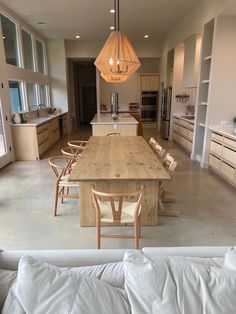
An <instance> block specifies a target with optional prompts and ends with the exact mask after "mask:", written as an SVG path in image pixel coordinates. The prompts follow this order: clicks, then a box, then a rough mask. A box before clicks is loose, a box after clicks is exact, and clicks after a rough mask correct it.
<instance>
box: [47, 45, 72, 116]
mask: <svg viewBox="0 0 236 314" xmlns="http://www.w3.org/2000/svg"><path fill="white" fill-rule="evenodd" d="M48 65H49V75H50V87H51V104H52V105H53V106H54V107H57V108H61V109H62V110H63V111H65V110H68V95H67V80H66V54H65V43H64V40H49V41H48Z"/></svg>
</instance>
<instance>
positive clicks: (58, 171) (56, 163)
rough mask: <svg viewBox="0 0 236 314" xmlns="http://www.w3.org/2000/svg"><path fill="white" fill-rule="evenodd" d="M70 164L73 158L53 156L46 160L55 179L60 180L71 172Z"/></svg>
mask: <svg viewBox="0 0 236 314" xmlns="http://www.w3.org/2000/svg"><path fill="white" fill-rule="evenodd" d="M72 162H73V158H70V157H64V156H54V157H51V158H50V159H49V160H48V163H49V165H50V166H51V167H52V170H53V172H54V174H55V175H56V177H57V178H61V177H62V176H63V175H66V174H68V173H70V172H71V164H72Z"/></svg>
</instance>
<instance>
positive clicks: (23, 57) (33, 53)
mask: <svg viewBox="0 0 236 314" xmlns="http://www.w3.org/2000/svg"><path fill="white" fill-rule="evenodd" d="M22 31H24V32H26V33H27V34H29V35H30V37H31V48H32V58H33V60H32V61H33V69H26V67H25V56H24V43H23V36H22ZM34 38H35V36H34V35H33V34H32V33H31V32H30V31H29V30H28V29H27V28H26V27H24V26H21V25H20V39H21V52H22V68H23V69H24V70H26V71H31V72H36V59H35V46H34Z"/></svg>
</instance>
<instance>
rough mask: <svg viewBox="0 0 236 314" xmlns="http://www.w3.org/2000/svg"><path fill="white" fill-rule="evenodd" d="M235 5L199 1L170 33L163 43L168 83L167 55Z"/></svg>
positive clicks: (163, 74)
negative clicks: (226, 9)
mask: <svg viewBox="0 0 236 314" xmlns="http://www.w3.org/2000/svg"><path fill="white" fill-rule="evenodd" d="M233 4H235V0H198V1H196V4H195V5H194V6H193V7H192V9H191V10H190V11H189V12H188V13H187V14H186V15H185V16H184V17H183V18H182V19H181V20H180V22H179V23H178V24H177V25H176V26H175V27H174V28H173V29H172V30H171V31H170V33H169V35H168V36H167V37H166V38H165V40H164V41H163V50H162V65H161V77H162V81H164V82H166V66H167V53H168V51H169V50H171V49H172V48H174V47H175V46H176V45H177V44H179V43H181V42H183V41H184V40H185V39H186V38H188V37H189V36H191V35H193V34H196V33H199V32H200V31H201V29H202V26H203V25H204V24H205V23H206V22H208V21H209V20H211V19H212V18H213V17H215V16H216V15H218V14H219V13H221V12H222V11H223V10H224V9H225V8H227V7H228V6H230V5H233Z"/></svg>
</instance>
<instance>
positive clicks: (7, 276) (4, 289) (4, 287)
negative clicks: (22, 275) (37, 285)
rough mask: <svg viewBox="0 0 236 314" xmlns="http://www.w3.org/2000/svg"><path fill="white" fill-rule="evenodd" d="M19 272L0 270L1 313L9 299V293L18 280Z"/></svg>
mask: <svg viewBox="0 0 236 314" xmlns="http://www.w3.org/2000/svg"><path fill="white" fill-rule="evenodd" d="M16 276H17V272H16V271H11V270H5V269H0V313H1V310H2V307H3V304H4V302H5V299H6V297H7V294H8V291H9V289H10V287H11V286H12V284H13V283H14V281H15V280H16Z"/></svg>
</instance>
